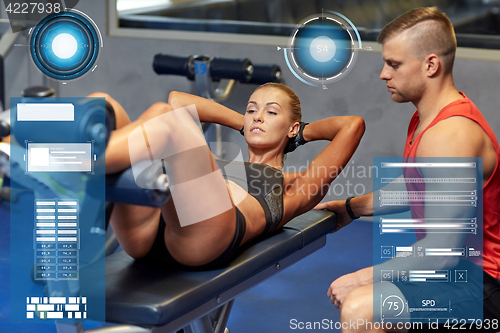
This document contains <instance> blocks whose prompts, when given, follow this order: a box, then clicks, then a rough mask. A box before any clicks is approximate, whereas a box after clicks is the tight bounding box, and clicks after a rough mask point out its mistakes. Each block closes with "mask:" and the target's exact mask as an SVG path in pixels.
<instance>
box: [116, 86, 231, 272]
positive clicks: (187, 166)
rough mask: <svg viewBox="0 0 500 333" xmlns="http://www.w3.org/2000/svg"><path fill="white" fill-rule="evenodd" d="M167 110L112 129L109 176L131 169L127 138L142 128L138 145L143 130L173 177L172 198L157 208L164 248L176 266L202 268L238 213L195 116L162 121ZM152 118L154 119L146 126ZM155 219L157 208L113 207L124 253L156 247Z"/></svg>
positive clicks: (225, 240) (157, 108) (227, 239)
mask: <svg viewBox="0 0 500 333" xmlns="http://www.w3.org/2000/svg"><path fill="white" fill-rule="evenodd" d="M106 97H107V96H106ZM107 98H108V97H107ZM110 102H111V100H110ZM111 103H112V102H111ZM112 105H113V103H112ZM118 105H119V104H118ZM113 106H115V105H113ZM119 108H121V107H119ZM121 109H122V110H123V108H121ZM169 111H172V108H171V107H170V106H169V105H168V104H166V103H156V104H154V105H153V106H151V107H150V108H149V109H148V110H146V112H145V113H143V114H142V115H141V116H140V117H139V118H138V119H137V120H136V121H134V122H130V123H127V124H124V125H123V126H122V127H120V128H118V129H117V130H116V131H114V132H113V133H112V136H111V139H110V143H109V144H108V149H107V151H106V168H107V173H110V172H116V171H119V170H122V169H124V168H127V167H129V166H130V155H129V151H130V148H132V150H134V147H129V146H128V144H129V136H130V135H131V133H132V132H133V131H134V130H136V133H137V131H138V128H139V127H140V126H141V125H145V126H142V127H140V128H141V130H140V132H138V133H139V136H138V140H137V141H140V140H143V138H142V135H143V133H144V132H143V131H145V132H147V138H148V141H149V144H150V145H151V148H152V150H153V151H154V152H155V153H154V155H156V157H155V159H158V158H157V157H158V156H160V158H161V156H163V157H165V160H166V161H167V163H168V165H169V169H170V170H171V175H170V176H171V179H175V181H174V186H173V188H172V194H173V195H172V198H171V199H170V200H169V202H168V203H167V204H166V205H165V206H164V207H162V208H161V213H162V215H163V217H164V220H165V223H166V225H167V227H166V228H165V235H164V236H165V242H166V246H167V248H168V249H169V251H170V252H171V254H172V256H173V257H174V258H175V259H176V260H177V261H179V262H180V263H182V264H185V265H191V266H195V265H203V264H206V263H208V262H210V261H212V260H214V259H215V258H217V257H218V256H219V255H220V254H222V252H224V251H225V250H226V249H227V247H228V246H229V244H230V243H231V241H232V239H233V237H234V233H235V225H236V224H235V221H236V213H235V209H234V206H233V205H232V202H231V199H230V197H229V194H228V190H227V188H226V184H225V182H224V180H223V178H222V175H221V174H220V173H214V172H213V171H214V170H215V167H214V165H215V163H214V161H213V160H212V156H211V153H210V151H209V149H208V146H207V144H206V142H205V141H204V138H203V135H202V134H201V133H200V131H199V128H198V126H197V124H196V123H195V121H194V120H193V118H190V117H189V116H188V117H187V118H186V115H189V113H187V112H184V113H182V112H181V113H179V115H180V118H179V117H177V115H176V116H174V117H171V119H167V120H165V119H164V120H163V121H160V120H159V119H160V118H161V117H159V116H162V115H165V114H166V113H169V114H170V112H169ZM153 118H156V119H154V120H153V121H151V122H148V120H151V119H153ZM163 118H165V117H163ZM146 122H148V123H147V124H145V123H146ZM146 129H147V130H146ZM196 133H197V134H196ZM131 142H134V140H132V141H131ZM174 155H175V156H174ZM206 176H208V177H206ZM176 185H177V187H176ZM221 202H224V204H221ZM214 207H215V208H214ZM214 211H215V212H216V213H214ZM207 212H208V213H207ZM159 217H160V210H159V209H155V208H150V207H140V206H131V205H116V206H115V209H114V210H113V214H112V216H111V224H112V226H113V229H114V230H115V233H116V235H117V238H118V240H119V242H120V244H121V245H122V247H123V248H124V250H125V251H126V252H127V253H128V254H129V255H131V256H132V257H134V258H141V257H143V256H144V255H146V254H147V252H148V251H149V250H150V248H151V247H152V245H153V243H154V240H155V238H156V233H157V231H158V224H159Z"/></svg>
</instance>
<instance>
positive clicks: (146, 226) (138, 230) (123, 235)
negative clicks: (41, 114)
mask: <svg viewBox="0 0 500 333" xmlns="http://www.w3.org/2000/svg"><path fill="white" fill-rule="evenodd" d="M89 97H104V98H106V100H107V101H108V102H109V103H111V105H112V106H113V109H114V111H115V119H116V129H115V130H114V131H113V132H111V137H110V141H109V143H108V147H107V148H106V173H108V174H110V173H114V172H118V171H121V170H124V169H126V168H128V167H129V166H130V157H129V154H128V141H127V138H128V135H129V134H130V132H131V131H132V130H133V129H134V128H136V127H137V126H140V124H141V123H142V122H144V121H147V120H149V119H151V118H153V117H155V116H157V115H159V114H160V113H162V112H166V111H169V110H171V108H169V106H168V105H167V104H165V103H157V104H155V105H153V106H152V107H151V108H149V109H148V110H147V111H146V112H145V113H144V114H143V115H141V116H140V117H139V119H138V120H136V121H135V122H131V121H130V118H129V117H128V115H127V113H126V112H125V110H124V109H123V107H122V106H121V105H120V103H118V102H117V101H116V100H114V99H113V98H112V97H111V96H109V95H108V94H106V93H100V92H97V93H93V94H91V95H89ZM160 213H161V212H160V209H158V208H154V207H145V206H135V205H125V204H115V205H114V208H113V212H112V214H111V219H110V223H111V226H112V227H113V231H114V232H115V234H116V236H117V238H118V241H119V243H120V245H121V246H122V247H123V249H124V250H125V252H127V253H128V254H129V255H130V256H132V257H134V258H140V257H143V256H144V255H145V254H146V253H147V252H148V251H149V249H150V248H151V246H152V244H153V242H154V239H155V237H156V233H157V231H158V223H159V218H160Z"/></svg>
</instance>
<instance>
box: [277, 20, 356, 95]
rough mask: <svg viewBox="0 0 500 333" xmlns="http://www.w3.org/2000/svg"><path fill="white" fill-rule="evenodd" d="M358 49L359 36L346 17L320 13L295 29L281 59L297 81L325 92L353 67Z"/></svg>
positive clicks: (302, 22) (303, 21) (300, 23)
mask: <svg viewBox="0 0 500 333" xmlns="http://www.w3.org/2000/svg"><path fill="white" fill-rule="evenodd" d="M360 47H361V41H360V39H359V34H358V32H357V30H356V28H355V27H354V26H353V25H352V23H351V22H350V21H349V20H348V19H347V18H346V17H344V16H342V15H341V14H338V13H334V12H323V13H321V14H315V15H311V16H308V17H306V18H305V19H303V20H302V21H300V22H299V24H297V25H296V26H295V28H294V29H293V31H292V33H291V35H290V38H289V43H288V47H287V48H286V50H285V56H286V57H285V59H286V60H287V65H288V67H289V68H290V70H291V71H292V73H293V74H294V75H295V76H296V77H297V78H298V79H299V80H301V81H302V82H304V83H307V84H311V85H313V86H323V88H325V89H326V86H325V85H327V84H330V83H333V82H336V81H338V80H340V79H341V78H343V77H344V76H345V75H347V73H348V72H349V71H350V70H351V69H352V68H353V66H354V63H355V61H356V58H357V51H358V49H359V48H360Z"/></svg>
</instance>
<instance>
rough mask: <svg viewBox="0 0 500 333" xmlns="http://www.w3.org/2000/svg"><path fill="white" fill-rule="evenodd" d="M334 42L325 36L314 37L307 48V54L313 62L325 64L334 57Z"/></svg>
mask: <svg viewBox="0 0 500 333" xmlns="http://www.w3.org/2000/svg"><path fill="white" fill-rule="evenodd" d="M335 51H336V47H335V42H334V41H333V40H332V39H331V38H328V37H326V36H319V37H316V38H315V39H314V40H313V41H312V42H311V45H310V46H309V52H311V56H312V57H313V58H314V60H316V61H319V62H327V61H330V60H332V58H333V57H334V56H335Z"/></svg>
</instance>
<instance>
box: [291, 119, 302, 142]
mask: <svg viewBox="0 0 500 333" xmlns="http://www.w3.org/2000/svg"><path fill="white" fill-rule="evenodd" d="M299 129H300V123H299V122H298V121H296V122H294V123H293V124H292V126H290V130H289V131H288V137H289V138H293V137H295V136H296V135H297V133H299Z"/></svg>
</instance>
